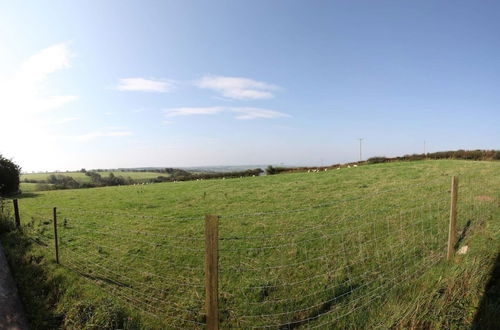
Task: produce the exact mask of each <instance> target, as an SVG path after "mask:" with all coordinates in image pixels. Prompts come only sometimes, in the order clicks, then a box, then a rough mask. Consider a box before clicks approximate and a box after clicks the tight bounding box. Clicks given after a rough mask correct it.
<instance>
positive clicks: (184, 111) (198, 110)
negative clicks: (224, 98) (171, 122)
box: [165, 107, 225, 117]
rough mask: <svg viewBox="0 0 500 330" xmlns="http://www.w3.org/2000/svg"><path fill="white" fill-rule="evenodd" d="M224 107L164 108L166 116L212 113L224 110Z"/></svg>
mask: <svg viewBox="0 0 500 330" xmlns="http://www.w3.org/2000/svg"><path fill="white" fill-rule="evenodd" d="M224 110H225V108H224V107H185V108H171V109H166V110H165V113H166V116H167V117H176V116H191V115H214V114H216V113H220V112H222V111H224Z"/></svg>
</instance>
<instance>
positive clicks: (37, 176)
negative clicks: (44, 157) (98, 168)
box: [21, 171, 168, 183]
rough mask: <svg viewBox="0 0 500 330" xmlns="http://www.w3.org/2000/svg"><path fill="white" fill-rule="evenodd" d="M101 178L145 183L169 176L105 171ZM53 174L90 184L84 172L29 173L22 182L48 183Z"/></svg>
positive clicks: (23, 176) (154, 173) (152, 173)
mask: <svg viewBox="0 0 500 330" xmlns="http://www.w3.org/2000/svg"><path fill="white" fill-rule="evenodd" d="M97 173H99V174H100V175H101V176H108V175H109V173H113V174H114V175H116V176H123V177H125V178H128V177H130V178H132V179H133V180H137V181H145V180H147V179H154V178H157V177H158V176H168V174H166V173H156V172H120V171H113V172H111V171H105V172H97ZM51 174H62V175H66V176H70V177H72V178H74V179H75V180H76V181H78V182H81V183H84V182H90V178H89V177H88V176H86V175H85V173H82V172H51V173H27V174H22V175H21V181H24V180H25V179H28V180H39V181H46V180H47V177H48V176H49V175H51Z"/></svg>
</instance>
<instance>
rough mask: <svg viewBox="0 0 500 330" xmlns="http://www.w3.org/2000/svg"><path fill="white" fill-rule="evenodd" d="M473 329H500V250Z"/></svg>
mask: <svg viewBox="0 0 500 330" xmlns="http://www.w3.org/2000/svg"><path fill="white" fill-rule="evenodd" d="M472 329H500V251H499V252H498V254H497V258H496V260H495V264H494V265H493V268H492V269H491V275H490V279H489V280H488V283H487V284H486V287H485V289H484V294H483V298H482V299H481V303H480V305H479V308H478V310H477V312H476V315H475V317H474V321H473V324H472Z"/></svg>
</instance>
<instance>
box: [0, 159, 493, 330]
mask: <svg viewBox="0 0 500 330" xmlns="http://www.w3.org/2000/svg"><path fill="white" fill-rule="evenodd" d="M499 170H500V164H499V163H490V162H465V161H426V162H414V163H391V164H381V165H372V166H364V167H359V168H355V169H354V168H351V169H343V170H340V171H330V172H321V173H299V174H287V175H278V176H270V177H256V178H244V179H231V180H209V181H200V182H196V181H195V182H178V183H165V184H155V185H150V186H144V187H143V186H141V187H133V186H132V187H131V186H129V187H105V188H95V189H81V190H64V191H49V192H43V193H39V194H37V195H36V197H31V198H25V199H22V200H21V202H20V203H21V211H22V218H23V222H24V225H25V226H26V225H28V226H29V227H28V234H29V235H31V236H32V237H33V236H34V237H37V239H38V240H39V241H40V242H46V244H48V247H47V248H42V247H41V246H39V245H38V244H32V243H30V241H29V240H25V239H20V238H19V237H18V235H16V234H15V233H11V234H9V235H4V236H3V239H4V243H6V245H7V246H6V248H7V251H8V252H10V258H11V261H12V262H13V263H14V266H15V267H14V268H15V269H16V271H17V272H18V274H17V277H18V279H19V280H20V281H21V288H22V292H23V294H24V296H25V302H26V303H27V305H28V311H29V312H30V315H31V318H32V320H33V321H34V322H35V324H39V325H41V327H42V328H43V327H51V326H53V325H55V324H57V325H59V324H61V323H62V324H64V325H65V326H67V327H71V326H75V327H85V326H88V327H90V328H91V327H92V324H94V325H96V324H97V325H98V327H129V328H135V327H141V326H142V327H161V326H162V323H161V322H162V321H161V320H157V319H155V318H151V317H148V316H145V315H144V314H142V315H136V314H135V312H134V311H131V310H129V309H128V308H127V304H123V303H121V302H120V301H119V300H117V299H113V298H112V296H110V295H107V294H105V293H104V292H105V290H115V291H114V295H116V296H118V295H119V293H126V292H128V294H129V296H130V295H131V293H130V291H127V290H125V289H123V290H121V289H120V290H118V291H117V290H116V288H115V287H116V285H115V286H113V285H106V283H105V281H96V280H95V278H96V277H97V276H101V277H105V276H107V277H108V278H114V279H115V280H120V281H123V282H127V284H131V285H133V287H134V288H138V287H141V290H143V291H142V292H146V293H147V294H153V295H154V296H156V297H161V298H162V299H164V300H167V301H169V303H170V304H172V305H173V306H176V307H178V308H179V309H183V310H190V311H192V314H191V313H187V312H186V313H185V312H177V313H175V312H174V313H172V315H173V316H174V317H175V316H182V317H183V318H186V319H193V320H195V321H203V319H202V318H200V317H199V316H197V314H198V312H199V311H200V310H201V309H202V305H203V302H202V298H200V297H203V290H202V288H201V289H198V288H194V289H193V288H188V289H183V288H179V286H178V285H176V284H175V283H176V282H179V281H181V282H185V283H192V284H200V283H202V268H201V269H200V266H202V255H200V254H199V253H198V251H202V241H198V240H193V241H191V240H189V241H186V240H185V239H182V238H181V239H178V238H175V237H176V236H182V237H189V238H201V237H202V232H203V221H202V218H201V217H200V216H201V215H203V214H205V213H216V214H223V215H228V214H229V215H230V214H240V213H254V212H261V211H276V210H287V209H297V208H303V207H304V208H307V207H308V206H311V205H317V204H321V203H328V202H331V201H334V200H339V199H346V198H347V199H354V198H362V203H361V202H359V201H357V200H352V201H349V202H346V203H340V204H338V207H337V204H334V205H332V206H328V207H324V208H318V209H311V210H305V211H302V212H296V213H280V214H272V215H268V216H246V217H242V218H240V217H236V218H222V219H221V224H220V235H221V236H222V237H230V238H232V240H227V241H221V243H220V244H221V296H222V298H221V305H222V308H221V309H222V313H221V317H222V319H223V322H224V323H223V324H226V326H248V325H249V323H248V321H245V320H244V319H243V318H241V316H242V315H243V314H247V313H249V314H266V313H276V312H280V311H282V310H284V309H285V310H295V309H300V308H303V307H304V306H311V305H314V304H317V303H318V302H321V301H328V299H329V297H331V296H332V294H333V295H334V296H337V295H339V293H340V294H341V292H330V291H328V290H324V288H325V287H328V286H330V287H331V286H332V284H335V286H334V287H335V288H336V290H340V291H342V290H347V291H349V290H353V288H356V289H355V290H354V292H356V294H359V296H357V295H356V294H354V293H353V294H352V300H349V299H346V300H345V301H340V302H338V303H339V305H338V306H333V307H332V306H326V305H322V306H319V307H320V309H321V308H323V309H326V310H329V309H331V310H333V311H335V312H336V309H337V307H338V308H339V311H340V312H342V311H345V310H352V309H354V308H356V307H357V306H358V305H357V304H356V302H355V300H354V299H358V298H359V300H358V301H361V302H363V300H365V303H366V304H367V305H368V306H370V308H369V309H367V310H365V313H358V312H354V313H352V314H350V315H348V316H346V317H344V318H341V319H340V320H334V319H333V316H332V315H336V314H337V313H331V314H330V315H327V316H326V317H324V318H323V319H320V320H318V321H317V323H316V324H319V322H320V321H321V322H322V321H323V320H327V321H328V320H331V321H335V322H337V323H336V324H337V325H338V326H339V327H341V326H346V327H358V328H359V327H374V326H380V327H389V326H396V327H398V326H399V327H408V326H417V327H422V326H425V327H427V326H429V327H446V328H448V327H454V326H455V327H456V326H458V327H461V326H467V325H471V324H472V322H473V317H474V313H475V311H476V307H477V306H478V305H479V304H480V298H481V296H482V293H483V292H482V288H484V285H485V283H486V281H487V279H488V270H489V267H490V266H491V265H492V263H493V260H494V258H495V257H496V254H497V253H498V251H499V249H500V238H499V232H500V225H499V223H498V219H499V217H500V214H499V212H498V200H499V198H500V196H499V191H498V186H499V183H500V178H499V173H500V171H499ZM454 174H460V175H461V177H462V178H463V179H464V180H463V181H462V182H463V184H464V189H463V190H462V194H461V196H463V197H462V198H463V203H462V204H461V205H463V206H465V203H468V202H470V203H471V204H470V205H468V207H463V208H462V209H459V211H460V213H459V228H463V227H464V225H465V222H466V220H467V219H472V220H473V225H472V226H471V227H470V228H471V229H470V230H469V232H468V233H467V235H466V236H465V239H464V240H463V241H462V242H461V245H464V244H468V245H469V246H470V253H468V254H466V255H464V256H459V257H458V258H456V260H455V262H454V263H453V264H452V265H447V264H446V263H438V264H437V265H435V266H433V267H432V268H431V270H430V271H428V272H426V273H424V274H423V276H422V277H421V278H419V279H418V280H417V281H411V285H408V286H402V287H398V288H396V289H395V290H387V292H388V293H387V295H384V298H386V299H384V300H383V302H384V303H383V304H381V303H379V302H380V300H375V304H370V301H369V300H368V298H369V297H370V295H369V293H370V292H373V291H370V290H369V289H375V290H377V288H379V287H381V285H386V286H387V288H390V287H392V286H393V283H392V284H391V283H390V282H387V281H386V280H384V276H386V277H387V278H394V269H396V270H399V269H403V270H408V271H412V270H415V269H416V268H418V266H419V265H420V264H419V262H420V260H421V259H422V256H427V255H432V253H435V252H436V251H438V252H439V253H441V255H436V256H435V257H436V258H437V257H440V258H441V257H442V245H443V243H444V242H445V240H446V218H447V212H448V204H447V203H448V198H449V196H448V194H447V193H446V190H447V189H448V186H449V176H450V175H454ZM469 180H471V181H469ZM472 180H473V181H472ZM470 182H476V184H474V185H471V184H470ZM478 182H480V184H477V183H478ZM417 184H418V185H417ZM422 184H424V185H423V186H420V185H422ZM408 188H411V189H410V190H408V191H406V192H404V193H401V189H408ZM389 189H396V190H395V191H389V192H387V191H386V190H389ZM384 191H385V192H384ZM484 194H487V195H488V196H492V197H494V198H496V200H494V201H488V202H481V203H479V202H474V203H472V202H471V201H472V200H474V197H475V196H476V195H484ZM467 198H468V199H467ZM53 206H57V207H58V208H59V210H60V211H59V212H60V215H59V217H60V219H63V218H67V219H68V220H67V222H68V225H67V226H64V227H63V228H61V229H60V231H61V234H60V235H61V240H62V244H61V245H62V246H61V251H62V260H63V264H64V265H65V267H67V266H69V265H68V264H69V263H70V261H71V260H73V261H77V259H78V258H80V257H81V256H82V255H85V258H86V260H80V261H79V264H78V265H73V268H76V269H80V270H81V271H85V273H89V269H90V268H92V269H94V270H93V271H94V273H92V275H93V276H94V280H92V281H90V282H89V281H87V280H85V279H84V278H83V277H82V276H79V275H77V274H75V273H74V272H72V271H71V270H70V269H67V268H65V267H59V266H56V265H55V264H54V263H53V257H52V254H53V253H52V251H51V250H50V249H49V247H50V246H51V245H50V244H51V243H50V238H51V235H52V234H51V230H50V222H49V221H48V220H49V219H50V212H51V210H50V207H53ZM473 208H475V209H473ZM78 210H80V211H78ZM400 210H410V212H408V213H405V214H404V216H403V215H401V214H400ZM82 211H83V212H82ZM87 211H92V212H97V213H91V212H87ZM472 211H474V212H472ZM100 212H113V213H115V214H114V215H110V214H104V213H100ZM123 213H130V214H144V215H148V216H168V217H198V219H195V220H193V221H180V222H179V221H171V220H159V219H139V218H134V217H127V216H125V215H123ZM476 214H477V216H476ZM342 219H343V220H346V219H347V220H350V221H348V222H347V221H340V220H342ZM422 219H423V220H422ZM416 221H420V222H418V224H417V222H416ZM439 221H443V223H442V224H440V223H439ZM412 224H414V225H412ZM107 226H109V227H111V228H112V229H113V230H111V231H110V230H109V229H107ZM314 226H324V227H322V229H321V230H310V231H307V232H300V230H301V229H303V228H309V227H314ZM354 228H356V230H353V229H354ZM358 228H359V229H358ZM398 228H399V229H401V228H403V229H404V230H398ZM117 229H119V230H117ZM130 231H141V232H148V233H150V235H149V236H147V237H142V236H140V234H139V233H134V234H132V233H131V232H130ZM284 231H286V232H288V231H294V232H295V233H293V234H289V235H286V236H279V235H280V233H282V232H284ZM158 234H168V235H170V236H174V237H173V238H172V237H169V238H168V239H167V238H165V237H157V236H155V235H158ZM429 234H431V235H429ZM262 235H278V236H275V237H272V238H262V239H257V240H252V239H241V238H244V237H247V238H248V237H252V236H253V237H255V236H262ZM321 235H327V237H329V238H333V239H329V240H328V241H326V242H325V239H323V237H322V236H321ZM371 237H377V238H380V237H382V238H381V239H377V240H374V241H373V243H369V242H370V241H371V240H370V238H371ZM235 238H236V239H235ZM367 242H368V243H367ZM151 243H153V245H152V244H151ZM287 244H288V245H287ZM275 245H281V246H283V247H280V248H278V249H272V248H269V249H266V250H259V248H261V247H262V246H268V247H272V246H275ZM186 248H187V249H189V250H186ZM192 250H197V251H192ZM20 251H22V252H20ZM71 251H75V252H76V253H77V254H76V255H75V254H73V253H74V252H71ZM346 251H348V252H347V253H346ZM374 251H375V252H376V253H374ZM341 252H342V253H341ZM327 253H328V257H329V258H328V259H331V260H335V263H334V264H332V263H331V261H328V260H327V262H317V263H316V262H315V263H308V262H307V261H308V260H311V259H314V258H321V257H323V256H325V255H327ZM329 254H331V258H330V255H329ZM400 255H401V256H404V257H405V258H400V259H401V260H400V259H398V258H396V257H398V256H400ZM388 257H389V258H388ZM17 258H21V259H22V260H18V259H17ZM146 258H149V259H146ZM153 259H158V260H162V261H165V262H162V263H158V262H155V261H153ZM387 260H390V262H387ZM113 261H114V262H113ZM117 261H118V263H117ZM167 261H168V262H167ZM296 262H304V263H305V264H304V265H305V266H306V267H301V266H297V267H285V266H286V265H289V264H290V263H296ZM306 262H307V263H306ZM94 263H96V264H101V265H105V266H106V267H107V270H105V269H99V267H98V266H95V265H94ZM91 265H94V266H92V267H89V266H91ZM342 265H344V266H349V267H348V269H349V272H350V273H345V272H344V271H342V270H339V271H335V272H334V274H332V276H329V277H328V278H322V277H321V278H318V279H317V280H315V281H312V282H304V283H308V284H307V285H297V286H296V287H291V288H290V287H287V288H281V289H280V288H276V289H275V290H274V291H273V292H266V290H264V291H262V290H261V291H257V292H254V291H255V290H253V288H254V287H255V286H268V285H271V286H273V285H277V284H280V283H286V282H294V281H297V282H298V281H307V279H308V278H309V277H311V276H314V275H316V274H322V273H324V272H325V271H328V269H332V268H334V269H336V268H338V269H343V268H342V267H340V266H342ZM479 265H484V266H483V267H480V266H479ZM269 266H271V267H274V266H278V267H282V268H274V269H272V268H271V269H269V268H268V267H269ZM24 267H27V268H28V269H29V271H28V272H26V269H25V268H24ZM190 267H192V268H196V270H190V269H185V268H190ZM266 267H267V268H266ZM246 268H253V269H256V270H257V271H244V272H238V270H240V269H246ZM344 268H345V267H344ZM234 269H236V271H233V270H234ZM109 271H111V272H109ZM21 273H24V274H29V275H32V274H37V277H38V278H44V279H46V280H45V281H43V282H42V283H41V284H40V287H38V286H36V285H35V286H33V285H32V283H31V282H32V279H31V278H30V277H29V276H27V275H21ZM121 274H126V276H127V278H123V277H122V275H121ZM151 274H153V275H156V276H152V275H151ZM158 274H161V276H162V278H158V276H157V275H158ZM364 274H367V275H368V277H374V278H376V279H377V281H375V282H374V283H373V284H374V286H371V284H370V281H367V280H366V278H364V277H363V275H364ZM382 275H384V276H382ZM389 275H391V276H389ZM378 276H380V278H379V277H378ZM167 277H168V278H169V279H171V281H165V278H167ZM349 277H352V278H355V279H357V280H358V281H360V282H359V283H358V282H353V281H351V282H349V287H342V283H345V282H344V280H345V278H349ZM23 281H25V283H24V284H25V285H23V283H22V282H23ZM96 282H97V283H98V284H99V285H100V287H96V286H95V285H93V284H92V283H94V284H95V283H96ZM27 283H30V285H27ZM375 284H376V286H375ZM54 286H56V287H57V288H58V289H57V290H54V289H53V288H54ZM30 287H33V289H29V288H30ZM358 287H359V289H357V288H358ZM364 287H365V288H364ZM365 289H366V290H365ZM165 290H166V291H165ZM316 291H318V292H320V293H318V295H314V296H308V293H309V292H316ZM323 291H324V292H323ZM384 291H385V290H384ZM40 292H44V293H45V295H44V296H45V297H46V299H41V300H40V299H38V300H37V299H34V297H39V296H40ZM47 292H50V294H47ZM377 293H378V292H377ZM176 296H181V297H186V298H187V301H184V300H179V299H177V298H175V297H176ZM289 298H292V299H293V300H292V301H287V302H286V304H280V303H274V302H273V301H276V300H278V301H279V300H280V299H289ZM263 302H264V304H262V303H263ZM151 303H154V301H151ZM135 305H138V304H135ZM374 305H375V306H376V307H374ZM486 306H490V307H488V308H498V305H495V304H494V303H493V304H489V305H488V304H486ZM361 307H362V306H361ZM167 310H168V308H167ZM237 310H241V312H238V311H237ZM41 311H45V313H42V312H41ZM359 311H364V309H363V308H360V309H359ZM307 312H308V313H306V314H304V315H301V313H296V314H293V315H291V317H288V318H284V317H268V318H265V319H262V320H261V319H257V320H253V321H252V323H255V324H267V323H269V322H271V323H283V322H287V321H288V322H298V321H300V320H301V319H303V318H307V317H311V316H313V314H311V313H314V312H318V311H316V310H308V311H307ZM310 312H311V313H310ZM166 314H167V315H168V312H167V313H166ZM46 315H52V317H48V318H47V317H46ZM62 315H65V318H64V319H63V318H62ZM486 315H488V313H486ZM125 316H129V317H125ZM165 319H166V320H167V324H168V323H171V322H175V320H172V319H169V318H168V316H167V317H165ZM488 321H491V320H490V319H489V318H488V317H486V321H485V322H488ZM245 322H246V323H245ZM139 323H140V324H142V325H139ZM293 324H295V325H300V323H293ZM314 324H315V323H312V325H314ZM49 325H50V326H49Z"/></svg>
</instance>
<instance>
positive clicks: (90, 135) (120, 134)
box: [75, 131, 133, 142]
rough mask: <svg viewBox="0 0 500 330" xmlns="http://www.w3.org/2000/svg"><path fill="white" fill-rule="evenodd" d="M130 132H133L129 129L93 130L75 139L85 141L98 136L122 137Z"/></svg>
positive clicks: (130, 133)
mask: <svg viewBox="0 0 500 330" xmlns="http://www.w3.org/2000/svg"><path fill="white" fill-rule="evenodd" d="M132 134H133V133H132V132H131V131H95V132H89V133H86V134H83V135H79V136H76V137H75V140H77V141H80V142H87V141H90V140H94V139H96V138H100V137H124V136H130V135H132Z"/></svg>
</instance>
